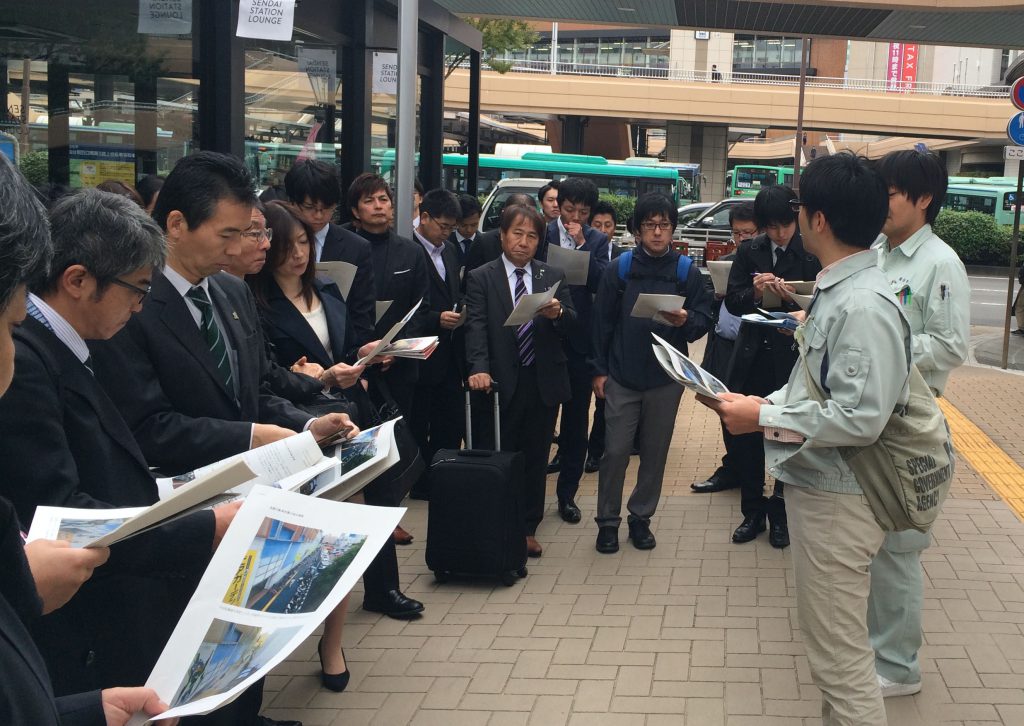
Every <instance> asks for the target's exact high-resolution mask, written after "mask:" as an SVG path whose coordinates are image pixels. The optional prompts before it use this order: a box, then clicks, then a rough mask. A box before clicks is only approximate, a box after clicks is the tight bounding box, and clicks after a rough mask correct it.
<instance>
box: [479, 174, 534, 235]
mask: <svg viewBox="0 0 1024 726" xmlns="http://www.w3.org/2000/svg"><path fill="white" fill-rule="evenodd" d="M550 181H551V180H550V179H524V178H515V179H502V180H500V181H499V182H498V183H497V184H495V185H494V189H492V190H491V193H490V194H489V195H488V196H487V199H485V200H484V204H483V212H481V214H480V231H481V232H488V231H490V230H492V229H497V228H498V226H500V224H501V210H503V209H504V208H505V202H506V201H508V198H509V197H510V196H512V195H513V194H529V195H530V196H531V197H533V201H534V204H535V205H536V207H537V211H538V212H539V211H540V203H539V202H537V192H539V191H540V189H541V187H543V186H544V185H545V184H548V183H549V182H550Z"/></svg>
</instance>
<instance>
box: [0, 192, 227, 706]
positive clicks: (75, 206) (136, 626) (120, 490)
mask: <svg viewBox="0 0 1024 726" xmlns="http://www.w3.org/2000/svg"><path fill="white" fill-rule="evenodd" d="M50 225H51V228H52V232H53V248H54V250H55V256H54V262H53V264H52V265H51V267H50V270H49V273H48V274H47V275H45V276H42V277H39V278H38V279H36V280H35V281H34V282H33V285H32V288H33V293H32V294H31V295H29V299H28V302H27V303H26V305H27V309H28V317H27V318H26V320H25V322H24V323H23V324H22V325H21V327H19V328H18V329H17V330H16V331H15V333H14V338H15V350H16V361H17V370H16V374H15V376H14V379H13V381H12V383H11V387H10V388H9V389H8V392H7V394H6V395H5V396H4V397H3V399H2V400H0V494H3V495H4V496H5V497H7V498H8V499H10V500H11V502H12V503H13V504H14V506H15V507H16V509H17V511H18V515H19V518H20V519H21V520H22V521H24V522H30V521H31V520H32V518H33V516H34V514H35V510H36V507H38V506H42V505H47V506H56V507H78V508H81V507H86V508H108V507H136V506H147V505H150V504H153V503H155V502H156V501H157V499H158V496H157V488H156V482H155V481H154V479H153V477H152V475H151V474H150V472H149V467H148V466H147V463H146V460H145V459H144V458H143V456H142V452H141V451H140V450H139V447H138V445H137V444H136V443H135V439H134V438H133V437H132V434H131V431H130V430H129V428H128V426H127V424H125V422H124V420H123V419H122V418H121V415H120V413H119V412H118V411H117V409H116V408H115V406H114V404H113V402H112V401H111V400H110V399H109V397H108V396H107V394H106V393H105V392H104V391H103V389H102V388H101V387H100V386H99V384H98V383H97V382H96V379H95V378H94V377H93V374H92V371H91V370H90V368H89V365H90V360H89V357H88V356H89V349H88V347H87V345H86V340H88V339H98V340H103V339H106V338H109V337H110V336H112V335H113V334H115V333H116V332H117V331H118V330H120V329H121V327H122V326H123V325H124V323H125V322H126V321H127V319H128V317H129V316H130V315H131V314H132V313H134V312H136V311H138V310H139V309H140V308H141V304H142V299H143V298H144V297H145V295H146V291H147V290H148V289H149V283H150V280H151V279H152V276H153V274H154V271H155V270H158V269H159V268H160V267H161V266H162V265H163V262H164V257H165V254H166V243H165V241H164V238H163V234H162V233H161V231H160V228H159V227H157V226H156V224H155V223H154V222H153V221H152V219H150V218H149V217H148V216H146V214H145V213H144V212H143V211H142V210H141V209H140V208H139V207H138V206H137V205H135V204H134V203H132V202H131V201H130V200H129V199H126V198H124V197H121V196H118V195H115V194H110V193H106V192H100V191H97V190H93V189H89V190H83V191H80V192H77V193H75V194H73V195H70V196H67V197H64V198H63V199H61V200H59V201H58V202H57V203H56V204H55V205H54V207H53V209H52V211H51V220H50ZM26 411H32V414H33V417H34V421H35V425H33V426H32V427H26V426H25V412H26ZM238 506H239V505H238V504H232V505H226V506H223V507H218V508H216V509H215V510H214V511H212V512H211V511H205V512H200V513H196V514H194V515H192V516H189V517H185V518H183V519H180V520H178V521H177V522H174V523H172V524H169V525H166V526H164V527H159V528H157V529H155V530H153V531H152V532H149V533H147V534H144V535H140V536H139V537H136V538H134V539H133V540H132V541H131V542H130V543H125V544H118V545H114V547H113V548H112V550H113V557H112V559H111V561H110V562H109V563H108V564H107V565H106V567H104V568H103V570H102V572H101V574H100V576H99V577H97V578H95V579H93V580H91V581H90V582H88V583H86V584H85V586H84V587H83V588H82V589H81V591H80V592H79V593H78V595H76V596H75V597H74V598H72V600H71V602H70V603H69V604H68V605H67V606H66V607H64V608H62V609H61V610H60V611H59V612H58V613H56V614H54V615H51V616H47V617H45V618H43V619H42V620H41V621H40V623H39V625H38V627H37V628H36V629H35V630H34V633H33V634H34V637H35V638H36V642H37V644H38V645H39V649H40V651H41V652H42V654H43V656H44V658H45V659H46V661H47V667H48V670H49V672H50V675H51V677H52V678H53V685H54V690H55V692H56V693H58V694H61V695H63V694H66V693H77V692H81V691H87V690H92V689H94V688H101V687H105V686H111V685H114V684H141V683H142V681H143V679H144V678H145V675H146V674H147V673H148V672H149V671H150V670H151V669H152V667H153V665H154V664H155V663H156V660H157V658H158V657H159V655H160V653H161V651H162V650H163V647H164V645H165V643H166V641H167V638H168V637H170V634H171V632H172V631H173V629H174V627H175V625H177V622H178V618H179V617H180V616H181V612H182V610H183V609H184V606H185V604H186V603H187V602H188V599H189V598H190V597H191V595H192V592H193V590H194V588H195V586H196V585H197V584H198V581H199V578H200V576H201V575H202V573H203V571H204V569H205V567H206V564H207V562H208V561H209V558H210V555H211V553H212V551H213V549H214V547H215V546H216V543H217V542H218V541H219V540H220V538H221V536H223V534H224V531H225V530H226V529H227V526H228V524H229V523H230V521H231V518H232V517H233V515H234V512H235V511H236V510H237V508H238Z"/></svg>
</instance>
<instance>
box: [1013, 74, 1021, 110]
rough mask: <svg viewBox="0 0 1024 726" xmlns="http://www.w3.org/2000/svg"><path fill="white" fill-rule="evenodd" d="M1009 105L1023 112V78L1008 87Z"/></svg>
mask: <svg viewBox="0 0 1024 726" xmlns="http://www.w3.org/2000/svg"><path fill="white" fill-rule="evenodd" d="M1010 103H1012V104H1013V105H1014V106H1016V107H1017V108H1019V109H1020V110H1021V111H1024V76H1021V77H1020V78H1018V79H1017V80H1016V81H1014V82H1013V85H1012V86H1010Z"/></svg>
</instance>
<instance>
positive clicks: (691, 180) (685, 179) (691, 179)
mask: <svg viewBox="0 0 1024 726" xmlns="http://www.w3.org/2000/svg"><path fill="white" fill-rule="evenodd" d="M613 163H615V164H626V165H627V166H653V167H658V168H659V169H675V170H676V171H677V172H678V173H679V182H678V185H679V203H680V204H686V203H687V202H699V201H700V183H701V176H700V164H689V163H686V162H682V161H659V160H657V159H655V158H654V157H652V156H631V157H629V158H628V159H626V160H625V161H621V162H618V161H617V162H613Z"/></svg>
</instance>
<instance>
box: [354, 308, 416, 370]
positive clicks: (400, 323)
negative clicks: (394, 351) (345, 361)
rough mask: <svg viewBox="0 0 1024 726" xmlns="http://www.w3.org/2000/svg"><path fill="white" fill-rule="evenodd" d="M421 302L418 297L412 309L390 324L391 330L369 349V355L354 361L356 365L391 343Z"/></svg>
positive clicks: (362, 363)
mask: <svg viewBox="0 0 1024 726" xmlns="http://www.w3.org/2000/svg"><path fill="white" fill-rule="evenodd" d="M422 304H423V298H420V301H419V302H418V303H416V304H415V305H413V306H412V309H410V310H409V312H407V313H406V314H405V316H404V317H403V318H402V319H401V320H399V321H398V322H397V323H395V324H394V325H392V326H391V330H389V331H388V332H387V334H386V335H385V336H384V337H383V338H381V339H380V342H379V343H377V345H376V347H374V349H373V350H371V351H370V353H369V355H365V356H363V357H362V358H360V359H359V360H357V361H356V365H357V366H361V365H366V363H368V362H369V361H371V360H373V359H374V358H376V357H377V356H378V355H380V354H381V351H382V350H384V349H385V348H387V347H388V346H389V345H391V341H392V340H394V339H395V338H397V337H398V334H399V333H400V332H402V328H404V327H405V324H406V323H408V322H409V321H410V320H412V316H413V315H415V314H416V311H417V310H418V309H419V307H420V305H422Z"/></svg>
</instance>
